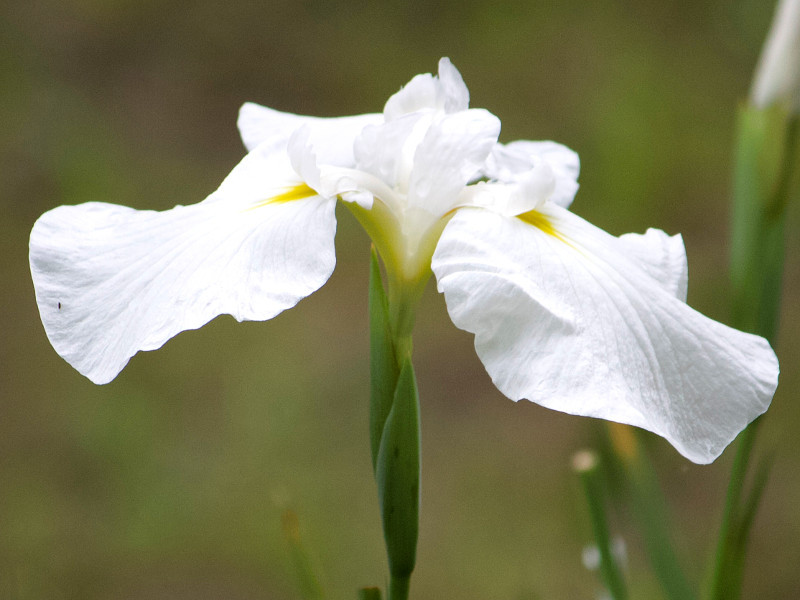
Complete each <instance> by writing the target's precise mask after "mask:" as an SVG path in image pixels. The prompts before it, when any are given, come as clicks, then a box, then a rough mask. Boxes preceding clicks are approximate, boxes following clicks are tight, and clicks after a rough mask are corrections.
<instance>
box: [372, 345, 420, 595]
mask: <svg viewBox="0 0 800 600" xmlns="http://www.w3.org/2000/svg"><path fill="white" fill-rule="evenodd" d="M419 473H420V426H419V396H418V394H417V383H416V378H415V376H414V367H413V366H412V365H411V360H410V359H408V358H407V359H406V360H405V361H404V362H403V368H402V370H401V371H400V377H399V379H398V381H397V389H396V390H395V394H394V402H393V403H392V409H391V411H390V412H389V416H388V418H387V419H386V424H385V426H384V428H383V437H382V438H381V443H380V449H379V451H378V460H377V469H376V473H375V479H376V481H377V483H378V497H379V500H380V506H381V516H382V518H383V534H384V537H385V539H386V552H387V555H388V558H389V572H390V573H391V576H392V584H393V587H402V585H401V584H402V582H403V581H405V582H406V589H407V581H408V579H409V578H410V576H411V572H412V571H413V570H414V564H415V562H416V555H417V534H418V529H419ZM392 596H393V594H391V593H390V598H391V597H392Z"/></svg>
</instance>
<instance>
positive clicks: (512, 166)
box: [483, 140, 580, 208]
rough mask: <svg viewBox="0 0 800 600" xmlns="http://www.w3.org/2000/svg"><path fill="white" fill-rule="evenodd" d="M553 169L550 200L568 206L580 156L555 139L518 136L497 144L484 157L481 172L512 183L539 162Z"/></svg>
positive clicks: (572, 192) (492, 177)
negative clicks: (485, 158) (553, 186)
mask: <svg viewBox="0 0 800 600" xmlns="http://www.w3.org/2000/svg"><path fill="white" fill-rule="evenodd" d="M542 163H544V164H546V165H547V166H549V167H550V168H551V169H552V170H553V175H554V176H555V189H554V190H553V193H552V195H551V196H550V197H549V200H550V201H551V202H555V203H556V204H558V205H559V206H563V207H564V208H567V207H568V206H569V205H570V204H571V203H572V200H573V199H574V198H575V194H576V192H577V191H578V173H579V172H580V160H579V159H578V154H577V153H576V152H574V151H572V150H570V149H569V148H567V147H566V146H562V145H561V144H557V143H556V142H531V141H527V140H519V141H516V142H511V143H510V144H496V145H495V147H494V148H493V149H492V153H491V154H490V155H489V157H488V159H487V160H486V166H485V167H484V169H483V175H484V176H486V177H488V178H489V179H495V180H497V181H501V182H504V183H514V182H517V181H520V180H521V179H522V178H523V177H525V175H526V173H528V171H530V170H531V169H533V168H534V167H536V166H538V165H540V164H542Z"/></svg>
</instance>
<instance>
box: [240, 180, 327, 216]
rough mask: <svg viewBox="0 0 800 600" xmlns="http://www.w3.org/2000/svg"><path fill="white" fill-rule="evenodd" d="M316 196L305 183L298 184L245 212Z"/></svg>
mask: <svg viewBox="0 0 800 600" xmlns="http://www.w3.org/2000/svg"><path fill="white" fill-rule="evenodd" d="M317 195H318V194H317V192H316V191H314V189H312V188H310V187H309V186H308V185H306V184H305V183H299V184H297V185H293V186H291V187H287V188H284V191H283V192H281V193H280V194H278V195H276V196H272V197H271V198H267V199H266V200H262V201H261V202H259V203H258V204H254V205H253V206H251V207H249V208H248V209H247V210H253V209H256V208H262V207H264V206H266V205H267V204H283V203H284V202H293V201H295V200H303V199H304V198H310V197H311V196H317Z"/></svg>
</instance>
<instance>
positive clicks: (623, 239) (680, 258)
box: [617, 229, 689, 302]
mask: <svg viewBox="0 0 800 600" xmlns="http://www.w3.org/2000/svg"><path fill="white" fill-rule="evenodd" d="M617 243H618V244H619V245H620V250H621V251H622V252H623V253H625V254H627V256H628V257H629V258H631V259H633V260H636V261H637V262H638V263H639V264H640V266H641V267H642V268H644V270H645V271H647V273H648V274H649V275H650V276H651V277H652V278H653V279H654V280H655V281H656V282H658V283H660V284H661V285H662V286H663V287H664V288H665V289H666V290H667V291H668V292H669V293H671V294H673V295H674V296H675V297H676V298H677V299H678V300H680V301H681V302H686V292H687V288H688V285H689V264H688V262H687V260H686V249H685V248H684V246H683V238H682V237H681V235H680V234H678V235H673V236H669V235H667V234H666V233H664V232H663V231H661V230H660V229H648V230H647V231H646V232H645V233H644V235H642V234H639V233H626V234H624V235H621V236H619V238H618V242H617Z"/></svg>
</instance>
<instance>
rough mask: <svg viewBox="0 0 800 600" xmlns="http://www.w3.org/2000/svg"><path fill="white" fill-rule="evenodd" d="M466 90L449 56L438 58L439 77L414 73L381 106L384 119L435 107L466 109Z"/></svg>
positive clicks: (451, 109)
mask: <svg viewBox="0 0 800 600" xmlns="http://www.w3.org/2000/svg"><path fill="white" fill-rule="evenodd" d="M468 106H469V90H467V86H466V85H465V84H464V80H463V79H462V78H461V74H460V73H459V72H458V69H456V68H455V67H454V66H453V64H452V63H451V62H450V59H449V58H442V59H441V60H440V61H439V76H438V77H434V76H433V75H431V74H430V73H424V74H422V75H416V76H415V77H414V78H413V79H412V80H411V81H409V82H408V83H407V84H406V85H405V86H404V87H403V88H402V89H401V90H400V91H399V92H397V93H396V94H394V95H393V96H392V97H391V98H389V100H387V101H386V105H385V106H384V108H383V114H384V115H385V116H386V120H387V121H391V120H393V119H397V118H398V117H401V116H403V115H406V114H409V113H413V112H417V111H421V110H434V111H444V112H446V113H455V112H459V111H463V110H467V107H468Z"/></svg>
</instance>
